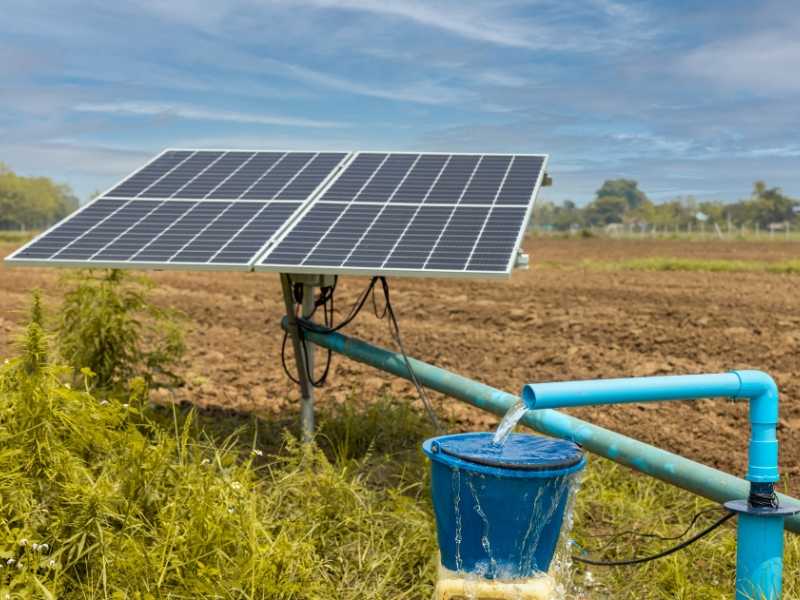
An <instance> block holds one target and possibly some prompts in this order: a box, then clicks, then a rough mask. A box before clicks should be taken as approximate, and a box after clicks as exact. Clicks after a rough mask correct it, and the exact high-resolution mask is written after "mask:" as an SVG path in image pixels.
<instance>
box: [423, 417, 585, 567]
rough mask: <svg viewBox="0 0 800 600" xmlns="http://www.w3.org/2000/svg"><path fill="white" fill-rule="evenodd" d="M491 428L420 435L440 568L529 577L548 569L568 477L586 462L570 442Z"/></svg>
mask: <svg viewBox="0 0 800 600" xmlns="http://www.w3.org/2000/svg"><path fill="white" fill-rule="evenodd" d="M491 440H492V434H491V433H460V434H455V435H445V436H441V437H437V438H432V439H430V440H427V441H426V442H425V443H424V444H423V445H422V449H423V450H424V451H425V454H427V455H428V457H429V458H430V459H431V495H432V496H433V508H434V512H435V513H436V533H437V537H438V540H439V551H440V555H441V562H442V566H444V567H445V568H447V569H449V570H451V571H459V572H467V573H474V574H477V575H479V576H481V577H484V578H486V579H519V578H525V577H531V576H534V575H536V574H538V573H541V572H546V571H547V570H548V569H549V568H550V562H551V561H552V559H553V554H554V553H555V549H556V544H557V543H558V538H559V535H560V532H561V524H562V521H563V519H564V510H565V509H566V506H567V501H568V499H569V496H570V490H571V489H572V483H573V481H574V479H575V474H576V473H577V472H578V471H580V470H581V469H583V467H584V466H585V465H586V458H585V457H584V455H583V452H582V451H581V449H580V448H579V447H578V446H577V445H576V444H573V443H572V442H567V441H563V440H551V439H549V438H544V437H541V436H537V435H529V434H520V433H515V434H512V435H511V436H510V437H509V439H508V441H507V442H506V444H505V446H504V447H503V448H502V450H498V449H497V448H496V447H493V446H491V445H490V442H491Z"/></svg>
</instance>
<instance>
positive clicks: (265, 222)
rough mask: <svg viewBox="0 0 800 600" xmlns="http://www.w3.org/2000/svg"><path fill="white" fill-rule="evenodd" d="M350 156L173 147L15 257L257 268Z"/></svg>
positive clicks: (88, 262) (95, 263) (58, 261)
mask: <svg viewBox="0 0 800 600" xmlns="http://www.w3.org/2000/svg"><path fill="white" fill-rule="evenodd" d="M346 157H347V154H346V153H340V152H339V153H337V152H320V153H314V152H238V151H231V152H226V151H207V150H203V151H186V150H171V151H166V152H164V153H162V154H161V155H160V156H158V157H157V158H156V159H155V160H154V161H152V162H151V163H149V164H148V165H146V166H144V167H143V168H142V169H140V170H139V171H137V172H135V173H134V174H133V175H131V176H130V177H128V178H127V179H125V180H124V181H123V182H122V183H120V184H119V185H117V186H116V187H114V188H113V189H111V190H110V191H108V192H106V193H105V194H104V195H103V196H102V197H100V198H99V199H97V200H95V201H94V202H92V203H90V204H89V205H87V206H86V207H85V208H84V209H83V210H80V211H78V212H77V213H75V214H74V215H73V216H71V217H69V218H68V219H66V220H65V221H63V222H62V223H60V224H58V225H57V226H56V227H54V228H53V229H51V230H50V231H48V232H46V233H45V235H43V236H41V237H39V238H37V239H36V240H34V241H33V242H32V243H30V244H28V245H27V246H25V247H23V248H22V249H21V250H19V251H18V252H16V253H15V254H14V255H12V256H11V257H9V260H10V262H19V263H26V262H28V263H31V262H33V263H40V262H43V261H44V262H45V263H47V264H55V265H57V264H81V265H85V266H112V267H133V266H156V267H161V268H163V267H183V268H186V267H195V268H243V269H249V268H250V265H251V264H252V262H253V261H254V260H255V258H256V257H257V256H258V255H259V254H260V253H261V251H262V250H263V248H264V247H265V245H266V244H267V243H268V242H269V241H270V240H271V239H272V237H273V236H274V234H275V233H276V232H278V231H279V230H280V228H282V227H283V226H285V224H286V223H287V221H288V220H289V219H290V218H291V216H292V215H293V214H294V213H295V212H296V211H297V210H298V209H299V208H300V207H301V206H302V205H303V203H304V202H306V201H307V199H308V198H309V197H310V196H311V194H312V193H313V192H314V191H315V190H316V189H317V188H318V187H320V185H321V184H322V183H323V182H324V181H325V180H326V178H327V177H329V176H330V175H331V174H332V173H333V172H334V170H335V169H336V168H337V167H339V165H340V164H341V163H342V162H343V161H344V159H345V158H346Z"/></svg>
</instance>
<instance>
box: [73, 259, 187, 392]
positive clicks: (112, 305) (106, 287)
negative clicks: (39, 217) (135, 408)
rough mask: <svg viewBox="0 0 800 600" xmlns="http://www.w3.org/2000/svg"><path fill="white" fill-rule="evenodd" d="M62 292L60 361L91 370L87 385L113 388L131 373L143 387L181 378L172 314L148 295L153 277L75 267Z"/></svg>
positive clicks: (176, 328)
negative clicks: (70, 281) (68, 287)
mask: <svg viewBox="0 0 800 600" xmlns="http://www.w3.org/2000/svg"><path fill="white" fill-rule="evenodd" d="M71 279H74V280H75V281H76V285H75V287H74V288H73V289H71V290H70V291H68V292H67V293H66V295H65V297H64V305H63V307H62V311H61V319H60V322H59V324H58V331H57V338H58V345H59V350H60V353H61V356H62V357H63V359H64V360H65V362H66V363H67V364H68V365H69V366H71V367H72V368H73V369H75V371H76V372H80V371H81V369H84V368H87V369H89V370H90V371H91V373H92V374H93V377H92V384H91V385H92V386H93V387H96V388H97V389H99V390H106V391H109V390H110V391H113V390H118V389H120V388H124V387H125V386H126V385H127V382H129V381H131V380H132V379H133V378H135V377H142V378H143V379H144V381H145V383H146V384H147V385H148V387H152V386H175V385H179V384H180V383H181V380H180V377H178V375H176V374H175V372H174V371H173V368H174V366H175V364H176V363H177V361H178V360H179V359H180V358H181V356H182V355H183V351H184V343H183V335H182V332H181V329H180V327H179V325H178V323H177V320H176V317H177V314H176V313H175V312H173V311H168V310H165V309H162V308H159V307H157V306H155V305H154V304H153V303H152V302H151V301H150V300H149V299H148V297H147V292H148V291H149V290H150V289H151V288H152V283H151V282H150V281H149V280H148V279H146V278H144V277H141V276H139V277H132V276H130V275H127V274H125V273H124V272H123V271H119V270H109V271H106V272H103V273H102V274H101V275H96V274H95V273H93V272H91V271H82V272H79V273H78V275H77V276H72V278H71Z"/></svg>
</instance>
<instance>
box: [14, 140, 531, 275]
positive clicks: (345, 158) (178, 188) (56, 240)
mask: <svg viewBox="0 0 800 600" xmlns="http://www.w3.org/2000/svg"><path fill="white" fill-rule="evenodd" d="M545 160H546V157H544V156H538V155H490V154H434V153H428V154H413V153H377V152H362V153H357V154H349V153H344V152H256V151H223V150H220V151H212V150H168V151H165V152H163V153H162V154H160V155H159V156H158V157H156V158H155V159H154V160H153V161H152V162H150V163H149V164H147V165H145V166H144V167H142V168H141V169H139V170H138V171H136V172H134V173H133V174H132V175H130V176H129V177H128V178H127V179H125V180H123V181H122V182H121V183H119V184H118V185H116V186H115V187H113V188H112V189H111V190H110V191H108V192H106V193H105V194H103V195H102V196H101V197H100V198H98V199H97V200H95V201H93V202H91V203H89V204H88V205H87V206H86V207H84V208H83V209H81V210H79V211H77V212H76V213H74V214H73V215H71V216H70V217H68V218H67V219H65V220H64V221H62V222H61V223H59V224H58V225H56V226H55V227H53V228H52V229H50V230H49V231H47V232H45V234H43V235H41V236H39V237H38V238H36V239H34V240H33V241H32V242H31V243H29V244H27V245H26V246H24V247H23V248H21V249H20V250H18V251H17V252H16V253H14V254H12V255H11V256H10V257H8V258H7V259H6V260H8V261H9V262H11V263H17V264H42V265H65V266H90V267H91V266H106V267H153V268H183V269H190V268H206V269H251V268H253V267H255V268H256V269H257V270H266V271H281V272H290V273H296V272H318V273H347V272H354V273H369V274H400V275H404V274H409V275H411V274H413V275H430V274H441V275H452V274H456V275H460V276H469V275H504V274H508V273H509V272H510V270H511V268H512V266H513V262H514V259H515V256H516V253H517V250H518V248H519V244H520V241H521V237H522V233H523V231H524V228H525V225H526V223H527V221H528V218H529V216H530V211H531V208H532V204H533V199H534V196H535V193H536V191H537V190H538V187H539V185H540V184H541V179H542V175H543V172H544V167H545Z"/></svg>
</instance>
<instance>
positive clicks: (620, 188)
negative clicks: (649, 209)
mask: <svg viewBox="0 0 800 600" xmlns="http://www.w3.org/2000/svg"><path fill="white" fill-rule="evenodd" d="M609 197H610V198H622V199H624V200H625V204H626V205H627V207H628V208H629V209H630V210H636V209H637V208H640V207H642V206H643V205H644V204H646V203H649V202H650V200H648V198H647V195H646V194H645V193H644V192H643V191H642V190H640V189H639V184H638V183H637V182H636V181H634V180H633V179H607V180H606V181H604V182H603V185H602V187H601V188H600V189H599V190H597V199H598V200H600V199H601V198H609Z"/></svg>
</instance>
